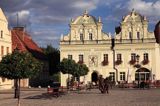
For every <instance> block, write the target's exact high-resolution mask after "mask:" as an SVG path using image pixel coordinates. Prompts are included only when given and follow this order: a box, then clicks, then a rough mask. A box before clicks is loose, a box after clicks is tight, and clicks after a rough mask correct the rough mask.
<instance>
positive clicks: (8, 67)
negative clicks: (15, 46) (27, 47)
mask: <svg viewBox="0 0 160 106" xmlns="http://www.w3.org/2000/svg"><path fill="white" fill-rule="evenodd" d="M41 68H42V63H40V62H39V61H38V60H36V59H35V58H34V57H32V55H31V54H30V53H28V52H19V51H18V50H15V51H13V53H12V54H8V55H6V56H5V57H3V58H2V60H1V62H0V76H1V77H5V78H8V79H23V78H30V77H32V76H35V75H36V74H37V73H38V72H39V71H40V70H41Z"/></svg>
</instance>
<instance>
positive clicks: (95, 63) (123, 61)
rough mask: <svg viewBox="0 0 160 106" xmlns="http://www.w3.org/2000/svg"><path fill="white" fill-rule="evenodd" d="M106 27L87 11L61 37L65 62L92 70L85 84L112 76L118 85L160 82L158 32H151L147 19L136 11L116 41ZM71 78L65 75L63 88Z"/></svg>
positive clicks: (123, 23) (127, 18) (125, 21)
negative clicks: (120, 83) (69, 60)
mask: <svg viewBox="0 0 160 106" xmlns="http://www.w3.org/2000/svg"><path fill="white" fill-rule="evenodd" d="M102 27H103V24H102V21H101V18H100V17H99V18H98V19H96V18H95V17H94V16H91V15H89V14H88V12H87V11H85V12H84V14H83V15H81V16H78V17H77V18H75V19H72V20H71V22H70V32H69V33H68V34H67V35H65V36H63V35H62V36H61V41H60V56H61V60H62V59H63V58H70V59H74V60H75V61H76V62H77V63H79V64H86V65H87V66H88V67H89V70H90V71H89V73H88V75H86V76H84V77H81V78H80V80H81V81H84V82H85V83H88V82H96V81H97V79H98V76H99V75H103V77H108V76H111V77H112V80H113V81H116V82H117V81H127V82H133V81H135V82H137V81H138V80H140V81H142V80H143V81H144V80H145V81H147V80H160V72H159V70H160V66H159V63H160V60H159V59H160V46H159V44H158V43H157V42H156V39H155V35H154V33H153V32H149V31H148V20H147V18H146V17H145V16H142V15H140V14H139V13H137V12H136V11H134V10H132V11H131V12H130V13H129V14H128V15H127V16H124V17H123V19H122V21H121V22H120V26H119V27H116V28H115V29H116V30H115V32H116V34H115V35H114V40H112V39H113V36H111V35H110V34H107V33H104V32H103V31H102ZM113 41H114V43H113ZM113 44H114V45H115V46H114V48H113V47H112V46H113ZM71 51H72V52H71ZM67 79H68V75H67V74H62V73H61V84H62V85H63V86H66V81H67Z"/></svg>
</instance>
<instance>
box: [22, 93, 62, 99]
mask: <svg viewBox="0 0 160 106" xmlns="http://www.w3.org/2000/svg"><path fill="white" fill-rule="evenodd" d="M62 95H65V94H64V93H60V94H58V95H57V94H49V93H42V94H40V95H33V96H28V97H25V98H24V99H52V98H59V97H61V96H62Z"/></svg>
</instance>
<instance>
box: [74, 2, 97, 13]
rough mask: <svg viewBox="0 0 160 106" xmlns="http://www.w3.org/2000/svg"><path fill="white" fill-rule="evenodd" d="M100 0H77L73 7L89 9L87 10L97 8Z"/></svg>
mask: <svg viewBox="0 0 160 106" xmlns="http://www.w3.org/2000/svg"><path fill="white" fill-rule="evenodd" d="M98 3H99V0H89V1H83V0H82V1H76V2H74V3H73V7H74V8H77V9H87V10H90V11H91V10H94V9H96V8H97V4H98Z"/></svg>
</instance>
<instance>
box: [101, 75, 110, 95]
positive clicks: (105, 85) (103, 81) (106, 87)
mask: <svg viewBox="0 0 160 106" xmlns="http://www.w3.org/2000/svg"><path fill="white" fill-rule="evenodd" d="M109 85H110V80H109V77H106V78H103V77H102V75H100V76H99V78H98V86H99V90H100V91H101V93H104V94H105V93H106V92H107V93H109V91H108V90H109Z"/></svg>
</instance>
